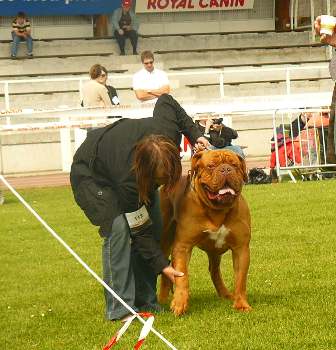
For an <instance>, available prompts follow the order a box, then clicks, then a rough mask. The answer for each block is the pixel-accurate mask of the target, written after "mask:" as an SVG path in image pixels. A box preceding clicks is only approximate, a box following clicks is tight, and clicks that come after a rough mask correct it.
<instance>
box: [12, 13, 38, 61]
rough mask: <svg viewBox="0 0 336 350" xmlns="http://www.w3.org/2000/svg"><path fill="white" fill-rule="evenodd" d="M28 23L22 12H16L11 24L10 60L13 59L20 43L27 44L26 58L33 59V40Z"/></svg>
mask: <svg viewBox="0 0 336 350" xmlns="http://www.w3.org/2000/svg"><path fill="white" fill-rule="evenodd" d="M30 31H31V26H30V21H29V19H28V18H27V16H26V14H25V13H24V12H18V13H17V15H16V17H15V18H14V20H13V22H12V38H13V42H12V50H11V58H12V59H15V58H16V54H17V50H18V46H19V44H20V42H21V41H25V42H26V43H27V51H28V53H27V57H28V58H33V38H32V37H31V32H30Z"/></svg>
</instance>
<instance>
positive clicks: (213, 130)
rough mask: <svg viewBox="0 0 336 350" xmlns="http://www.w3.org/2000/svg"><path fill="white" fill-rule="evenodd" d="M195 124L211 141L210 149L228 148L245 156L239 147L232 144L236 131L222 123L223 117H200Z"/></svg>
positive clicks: (236, 134) (236, 135)
mask: <svg viewBox="0 0 336 350" xmlns="http://www.w3.org/2000/svg"><path fill="white" fill-rule="evenodd" d="M196 124H197V126H198V128H199V129H200V130H201V131H202V132H203V134H204V136H205V137H206V138H207V139H208V140H209V142H210V143H211V145H212V147H211V149H221V148H225V149H229V150H231V151H233V152H235V153H237V154H239V155H240V156H241V157H242V158H245V155H244V152H243V150H242V149H241V147H240V146H236V145H232V140H233V139H236V138H237V137H238V133H237V131H236V130H234V129H231V128H229V127H228V126H226V125H224V124H223V118H219V119H201V120H198V121H197V122H196Z"/></svg>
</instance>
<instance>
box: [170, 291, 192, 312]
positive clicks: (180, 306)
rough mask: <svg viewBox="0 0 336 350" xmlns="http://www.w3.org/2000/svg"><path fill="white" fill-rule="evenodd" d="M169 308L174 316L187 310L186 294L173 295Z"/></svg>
mask: <svg viewBox="0 0 336 350" xmlns="http://www.w3.org/2000/svg"><path fill="white" fill-rule="evenodd" d="M170 310H171V311H172V312H173V313H174V315H175V316H181V315H183V314H184V313H186V312H187V310H188V294H184V295H183V296H182V295H179V297H175V296H174V299H173V300H172V302H171V304H170Z"/></svg>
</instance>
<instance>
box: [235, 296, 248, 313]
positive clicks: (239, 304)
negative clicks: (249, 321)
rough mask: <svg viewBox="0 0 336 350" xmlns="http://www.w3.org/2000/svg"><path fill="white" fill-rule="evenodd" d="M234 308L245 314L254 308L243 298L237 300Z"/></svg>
mask: <svg viewBox="0 0 336 350" xmlns="http://www.w3.org/2000/svg"><path fill="white" fill-rule="evenodd" d="M233 308H234V309H236V310H238V311H243V312H248V311H251V310H252V307H251V306H250V305H249V303H248V302H247V301H246V300H244V299H242V298H239V299H237V300H235V302H234V303H233Z"/></svg>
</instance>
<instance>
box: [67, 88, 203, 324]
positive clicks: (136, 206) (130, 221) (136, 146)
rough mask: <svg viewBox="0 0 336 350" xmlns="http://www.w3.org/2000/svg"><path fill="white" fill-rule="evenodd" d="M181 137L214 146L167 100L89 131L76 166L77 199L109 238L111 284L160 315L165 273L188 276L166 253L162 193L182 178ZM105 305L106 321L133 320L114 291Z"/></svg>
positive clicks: (106, 256)
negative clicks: (159, 288) (159, 283)
mask: <svg viewBox="0 0 336 350" xmlns="http://www.w3.org/2000/svg"><path fill="white" fill-rule="evenodd" d="M182 134H184V135H185V136H186V137H187V138H188V139H189V141H190V142H191V143H192V144H193V145H195V146H196V147H198V146H202V147H203V148H204V147H208V146H209V143H208V141H207V140H206V139H205V138H204V137H202V134H201V132H200V131H199V130H198V128H197V127H196V125H195V124H194V123H193V121H192V119H191V118H190V117H189V116H188V115H187V114H186V112H185V111H184V109H183V108H182V107H181V106H180V105H179V104H178V102H177V101H176V100H174V99H173V98H172V97H171V96H170V95H167V94H165V95H162V96H161V97H160V98H159V99H158V101H157V103H156V105H155V108H154V111H153V118H143V119H126V118H123V119H120V120H118V121H117V122H115V123H114V124H112V125H109V126H107V127H105V128H100V129H95V130H93V131H91V132H89V133H88V135H87V138H86V140H85V141H84V143H83V144H82V145H81V146H80V147H79V149H78V150H77V152H76V154H75V156H74V160H73V164H72V167H71V173H70V181H71V186H72V190H73V193H74V197H75V199H76V201H77V203H78V204H79V205H80V206H81V208H82V209H83V210H84V212H85V213H86V215H87V216H88V217H89V219H90V220H91V222H92V223H94V224H96V225H98V226H100V229H99V232H100V234H101V236H102V237H103V238H104V242H103V248H102V262H103V275H104V281H105V282H106V283H107V284H108V285H109V286H110V287H111V288H112V289H113V290H114V291H115V292H116V293H117V294H118V295H119V296H120V297H121V298H122V299H123V300H124V301H125V302H126V303H127V304H128V305H129V306H131V307H132V308H134V309H135V310H140V311H141V310H147V311H148V310H152V311H153V310H154V311H155V310H159V309H160V307H159V305H158V303H157V299H156V279H157V275H158V274H159V273H161V272H162V273H164V274H166V275H167V276H168V278H170V279H171V280H172V281H174V279H175V277H178V276H180V275H181V273H180V272H178V271H176V270H175V269H173V267H172V266H170V264H169V261H168V260H167V259H166V258H165V256H164V255H163V252H162V251H161V249H160V245H159V241H160V235H161V229H162V227H161V226H162V223H161V215H160V203H159V198H158V191H157V189H158V187H159V186H160V185H165V187H166V189H167V190H169V189H171V188H172V187H173V186H174V185H175V183H176V182H177V180H178V179H179V177H180V174H181V163H180V157H179V151H178V147H179V145H180V142H181V136H182ZM92 194H93V197H92ZM90 198H92V199H91V200H90ZM96 198H99V200H97V201H96ZM139 220H140V223H139V222H138V221H139ZM141 224H142V225H141ZM105 300H106V317H107V319H109V320H117V319H122V318H123V317H125V316H127V315H128V314H129V311H128V310H127V309H126V308H125V307H123V306H122V305H121V304H120V303H119V302H118V301H117V300H115V299H114V298H113V296H112V295H111V294H110V293H108V292H107V291H105Z"/></svg>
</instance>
